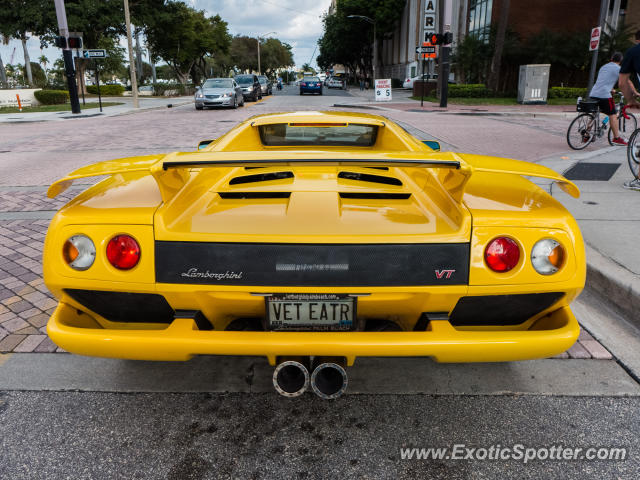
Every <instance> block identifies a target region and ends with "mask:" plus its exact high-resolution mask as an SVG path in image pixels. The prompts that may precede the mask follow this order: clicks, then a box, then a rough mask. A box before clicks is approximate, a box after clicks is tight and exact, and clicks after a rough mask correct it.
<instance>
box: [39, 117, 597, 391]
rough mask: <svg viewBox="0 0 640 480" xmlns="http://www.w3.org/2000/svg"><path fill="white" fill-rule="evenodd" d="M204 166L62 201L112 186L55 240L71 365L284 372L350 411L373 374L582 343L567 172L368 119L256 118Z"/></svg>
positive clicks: (137, 172)
mask: <svg viewBox="0 0 640 480" xmlns="http://www.w3.org/2000/svg"><path fill="white" fill-rule="evenodd" d="M198 148H199V149H200V150H199V151H198V152H190V153H189V152H183V153H176V152H173V153H168V154H150V155H144V156H139V157H132V158H123V159H120V160H111V161H106V162H101V163H97V164H93V165H88V166H84V167H82V168H80V169H78V170H76V171H74V172H71V173H69V174H68V175H66V176H65V177H63V178H61V179H59V180H57V181H56V182H54V183H53V184H52V185H51V187H50V188H49V190H48V192H47V195H48V197H49V198H54V197H56V196H57V195H59V194H60V193H62V192H64V191H65V190H66V189H68V188H69V187H71V186H72V184H73V182H74V181H78V180H80V181H82V179H84V178H88V177H95V176H103V175H105V176H107V178H105V179H103V180H102V181H100V182H99V183H97V184H94V185H92V186H90V187H89V188H88V189H86V190H84V191H83V192H82V193H78V194H77V196H76V197H75V198H73V199H72V200H70V201H69V202H68V203H67V204H66V205H65V206H64V207H62V209H61V210H60V211H59V212H57V213H56V215H55V216H54V217H53V219H52V220H51V223H50V225H49V230H48V232H47V236H46V239H45V243H44V251H43V252H44V256H43V272H44V281H45V284H46V286H47V288H48V289H49V291H50V292H52V293H53V295H54V296H55V297H56V298H57V300H58V305H57V307H56V309H55V311H54V312H53V314H52V315H51V318H50V320H49V322H48V325H47V333H48V334H49V337H50V338H51V340H52V341H53V342H54V343H56V344H57V345H58V346H60V347H61V348H63V349H64V350H67V351H69V352H71V353H76V354H80V355H91V356H99V357H112V358H126V359H137V360H157V361H169V360H174V361H175V360H178V361H186V360H189V359H190V358H191V357H193V356H194V355H257V356H265V357H266V358H267V359H268V361H269V362H270V363H271V364H272V365H274V366H276V368H275V370H274V371H273V377H272V381H273V383H274V386H275V388H276V390H277V391H278V392H280V393H282V394H283V395H286V396H296V395H300V394H302V393H303V392H304V391H305V389H307V388H309V386H310V387H311V388H312V389H313V391H314V392H315V393H317V394H318V395H319V396H321V397H322V398H336V397H338V396H340V395H341V394H342V393H343V392H344V390H345V388H346V384H347V369H346V367H347V365H351V364H353V362H354V361H355V360H356V357H359V356H375V357H397V356H408V357H415V356H424V357H430V358H432V359H433V360H436V361H439V362H496V361H514V360H526V359H533V358H546V357H550V356H553V355H556V354H558V353H560V352H563V351H565V350H567V349H568V348H569V347H571V345H572V344H573V343H574V342H575V340H576V339H577V337H578V334H579V332H580V327H579V325H578V322H577V321H576V319H575V317H574V315H573V314H572V312H571V309H570V304H571V302H572V301H573V300H574V299H575V298H576V297H577V296H578V294H579V293H580V291H581V290H582V288H583V286H584V283H585V276H586V261H585V249H584V243H583V240H582V236H581V234H580V229H579V228H578V224H577V222H576V221H575V219H574V218H573V217H572V216H571V214H570V213H569V212H568V211H567V209H566V208H564V207H563V205H562V204H561V203H560V202H559V201H558V200H557V199H556V198H554V197H552V196H551V195H550V194H549V193H548V192H547V191H546V188H548V187H545V188H541V187H540V186H538V185H536V184H535V183H533V182H532V181H530V180H529V179H528V177H535V178H543V179H545V180H546V181H551V182H555V183H556V184H557V185H558V187H559V188H561V189H562V190H564V191H565V192H566V193H568V194H569V195H571V196H573V197H578V196H579V194H580V192H579V190H578V188H577V187H576V186H575V185H574V184H573V183H572V182H571V181H569V180H567V179H566V178H564V177H563V176H562V175H561V174H559V173H557V172H555V171H554V170H551V169H550V168H547V167H544V166H542V165H540V164H534V163H528V162H521V161H518V160H511V159H506V158H498V157H490V156H485V155H477V154H468V153H453V152H440V151H439V145H438V142H435V141H431V140H423V139H422V138H416V137H413V136H412V135H410V134H409V133H407V131H405V130H404V129H403V128H402V127H400V126H399V125H398V124H396V123H395V122H393V121H392V120H390V119H389V118H386V117H382V116H377V115H367V114H361V113H356V112H349V113H342V112H310V111H304V112H293V113H280V114H268V115H259V116H254V117H251V118H249V119H247V120H245V121H244V122H242V123H240V124H239V125H236V126H234V127H233V129H231V130H230V131H229V132H228V133H226V134H224V135H222V136H220V137H219V138H218V139H217V140H215V141H212V140H205V141H202V142H200V145H198ZM83 183H84V182H83ZM312 360H313V362H312ZM138 367H139V368H141V369H143V368H147V367H146V366H145V365H144V364H140V365H139V366H138ZM149 368H150V367H149ZM406 375H407V376H411V372H410V371H407V372H406Z"/></svg>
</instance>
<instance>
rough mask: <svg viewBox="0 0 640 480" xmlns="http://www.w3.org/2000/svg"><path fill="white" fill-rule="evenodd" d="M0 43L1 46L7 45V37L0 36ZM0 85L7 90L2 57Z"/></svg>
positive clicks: (0, 59) (5, 72) (5, 71)
mask: <svg viewBox="0 0 640 480" xmlns="http://www.w3.org/2000/svg"><path fill="white" fill-rule="evenodd" d="M0 43H2V44H3V45H9V37H8V36H6V35H0ZM0 83H2V86H3V87H4V88H9V84H8V83H7V70H6V69H5V68H4V63H2V57H1V56H0Z"/></svg>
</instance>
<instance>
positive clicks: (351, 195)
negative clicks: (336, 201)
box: [340, 192, 411, 200]
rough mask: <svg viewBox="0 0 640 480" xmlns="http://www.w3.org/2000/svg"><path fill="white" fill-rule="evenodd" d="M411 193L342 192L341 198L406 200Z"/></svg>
mask: <svg viewBox="0 0 640 480" xmlns="http://www.w3.org/2000/svg"><path fill="white" fill-rule="evenodd" d="M409 197H411V194H410V193H360V192H340V198H355V199H362V200H406V199H407V198H409Z"/></svg>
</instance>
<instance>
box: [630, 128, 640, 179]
mask: <svg viewBox="0 0 640 480" xmlns="http://www.w3.org/2000/svg"><path fill="white" fill-rule="evenodd" d="M627 163H628V164H629V168H630V169H631V173H632V174H633V178H634V180H635V181H638V180H640V129H636V130H635V131H634V132H633V133H632V134H631V136H630V137H629V143H628V145H627ZM634 180H632V182H634Z"/></svg>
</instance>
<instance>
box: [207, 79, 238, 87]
mask: <svg viewBox="0 0 640 480" xmlns="http://www.w3.org/2000/svg"><path fill="white" fill-rule="evenodd" d="M232 86H233V80H231V79H230V78H211V79H209V80H207V81H206V82H204V85H203V87H204V88H231V87H232Z"/></svg>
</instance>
